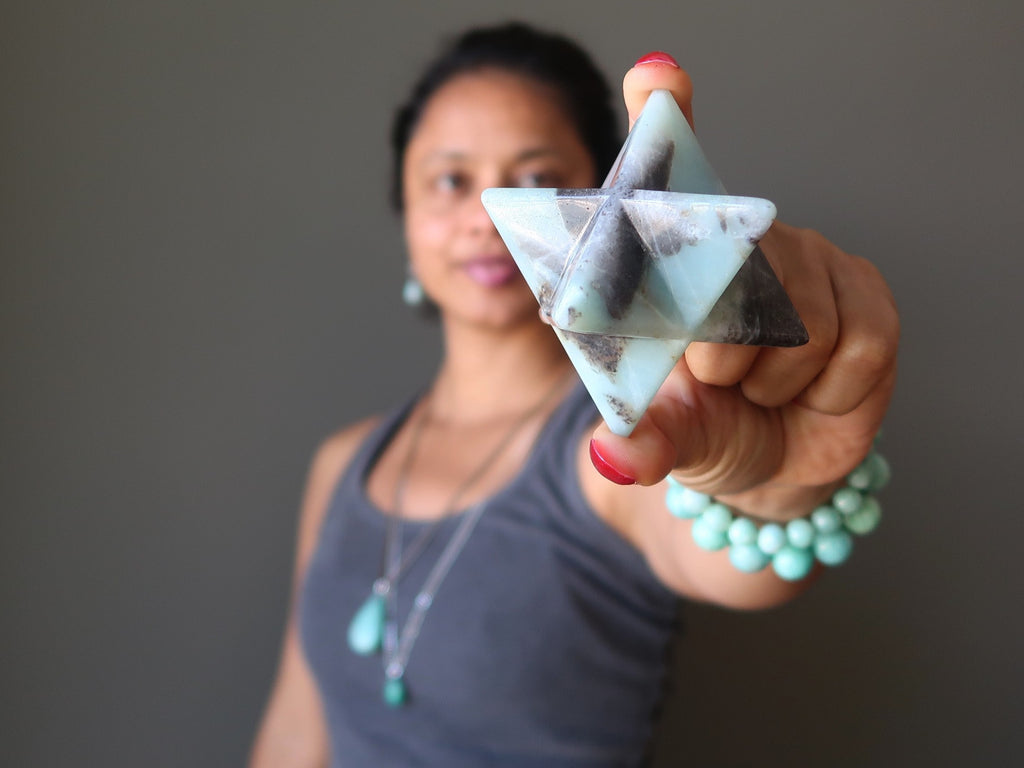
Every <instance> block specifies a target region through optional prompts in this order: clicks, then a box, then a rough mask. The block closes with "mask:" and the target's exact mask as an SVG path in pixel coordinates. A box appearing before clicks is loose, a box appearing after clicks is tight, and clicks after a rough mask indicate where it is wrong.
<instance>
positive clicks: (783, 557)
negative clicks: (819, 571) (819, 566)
mask: <svg viewBox="0 0 1024 768" xmlns="http://www.w3.org/2000/svg"><path fill="white" fill-rule="evenodd" d="M812 565H814V554H813V553H812V552H811V550H809V549H799V548H797V547H792V546H789V545H787V546H785V547H783V548H782V549H780V550H779V551H778V552H777V553H775V557H773V558H772V568H774V569H775V573H777V574H778V576H779V578H780V579H785V580H786V581H799V580H800V579H802V578H803V577H804V576H806V575H807V574H808V573H810V572H811V566H812Z"/></svg>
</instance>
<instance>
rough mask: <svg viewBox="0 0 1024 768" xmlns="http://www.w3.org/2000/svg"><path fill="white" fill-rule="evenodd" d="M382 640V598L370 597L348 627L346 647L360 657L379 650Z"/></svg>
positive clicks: (378, 596) (377, 596)
mask: <svg viewBox="0 0 1024 768" xmlns="http://www.w3.org/2000/svg"><path fill="white" fill-rule="evenodd" d="M383 639H384V597H383V596H381V595H370V596H369V597H368V598H367V599H366V602H364V603H363V604H362V605H361V606H360V607H359V610H358V611H356V614H355V616H353V617H352V621H351V622H350V623H349V625H348V647H349V648H351V649H352V651H353V652H354V653H358V654H359V655H360V656H368V655H370V654H371V653H376V652H377V651H379V650H380V646H381V642H382V641H383Z"/></svg>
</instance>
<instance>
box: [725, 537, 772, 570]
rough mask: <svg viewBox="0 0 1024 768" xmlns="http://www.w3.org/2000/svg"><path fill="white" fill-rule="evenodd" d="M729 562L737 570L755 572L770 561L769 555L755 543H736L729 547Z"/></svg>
mask: <svg viewBox="0 0 1024 768" xmlns="http://www.w3.org/2000/svg"><path fill="white" fill-rule="evenodd" d="M729 562H730V563H732V564H733V567H734V568H736V570H738V571H743V572H744V573H757V572H758V571H760V570H762V569H763V568H764V567H765V566H766V565H768V563H769V562H771V557H769V556H768V555H766V554H765V553H764V552H762V551H761V550H760V549H758V548H757V545H755V544H736V545H734V546H732V547H729Z"/></svg>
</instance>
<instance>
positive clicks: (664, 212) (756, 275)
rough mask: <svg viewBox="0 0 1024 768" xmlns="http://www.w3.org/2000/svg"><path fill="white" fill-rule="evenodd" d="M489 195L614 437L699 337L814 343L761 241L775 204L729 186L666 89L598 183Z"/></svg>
mask: <svg viewBox="0 0 1024 768" xmlns="http://www.w3.org/2000/svg"><path fill="white" fill-rule="evenodd" d="M482 200H483V204H484V207H485V208H486V209H487V212H488V213H489V214H490V216H491V219H492V220H493V221H494V225H495V227H496V228H497V230H498V233H499V234H500V235H501V237H502V239H503V240H504V241H505V244H506V245H507V246H508V249H509V251H510V252H511V253H512V257H513V258H514V259H515V261H516V264H517V265H518V266H519V270H520V271H521V272H522V273H523V276H524V278H525V279H526V282H527V283H528V284H529V286H530V288H531V290H532V291H533V293H534V295H535V296H536V297H537V300H538V301H539V302H540V307H541V311H542V312H543V313H544V315H545V316H546V317H547V319H548V320H549V322H550V323H551V325H552V327H553V328H554V330H555V333H556V334H557V335H558V338H559V339H560V340H561V342H562V344H563V346H564V347H565V350H566V352H567V353H568V355H569V358H570V359H571V360H572V363H573V365H574V366H575V367H576V370H577V371H578V372H579V375H580V378H581V379H582V381H583V383H584V385H585V386H586V387H587V390H588V391H589V392H590V395H591V397H592V398H593V399H594V402H595V403H596V405H597V408H598V410H599V411H600V412H601V416H602V417H603V418H604V420H605V421H606V422H607V424H608V426H609V427H610V428H611V430H612V431H613V432H615V433H616V434H620V435H628V434H629V433H630V432H632V430H633V427H634V426H636V423H637V421H639V419H640V417H641V416H642V415H643V413H644V411H645V410H646V409H647V406H648V404H649V403H650V401H651V399H652V398H653V397H654V395H655V393H656V392H657V391H658V388H659V387H660V386H661V384H662V382H664V380H665V378H666V377H667V376H668V374H669V372H670V371H671V370H672V368H673V366H674V365H675V364H676V363H677V362H678V360H679V358H680V357H681V356H682V354H683V352H684V351H685V350H686V347H687V345H689V343H690V342H691V341H716V342H724V343H737V344H757V345H762V346H797V345H799V344H803V343H806V341H807V332H806V330H805V328H804V326H803V323H802V322H801V321H800V317H799V316H798V315H797V313H796V311H795V309H794V308H793V305H792V303H791V302H790V301H789V298H788V297H787V296H786V294H785V291H783V289H782V286H781V285H780V284H779V282H778V280H777V278H776V277H775V273H774V272H773V271H772V269H771V266H770V265H769V264H768V262H767V260H766V259H765V257H764V254H762V253H761V251H760V249H758V248H757V241H758V240H759V239H760V238H761V236H762V235H764V233H765V232H766V231H768V228H769V227H770V226H771V223H772V221H773V220H774V218H775V206H774V205H773V204H772V203H771V202H769V201H768V200H762V199H759V198H749V197H730V196H728V195H726V194H725V188H724V187H723V186H722V183H721V182H720V181H719V180H718V177H717V176H716V175H715V172H714V170H713V169H712V168H711V166H710V164H709V163H708V161H707V159H706V158H705V157H704V153H703V152H702V151H701V148H700V145H699V144H698V143H697V139H696V137H695V136H694V135H693V131H691V130H690V126H689V124H688V123H687V122H686V118H685V117H684V116H683V114H682V112H681V111H680V110H679V107H678V106H677V105H676V102H675V99H674V98H673V97H672V94H671V93H669V92H668V91H654V92H653V93H652V94H651V96H650V97H649V98H648V100H647V103H646V104H645V105H644V109H643V112H642V113H641V114H640V117H639V118H638V119H637V121H636V123H635V124H634V126H633V129H632V130H631V131H630V134H629V136H628V137H627V139H626V143H625V144H624V145H623V147H622V151H621V152H620V153H619V157H618V159H617V160H616V161H615V165H614V166H613V168H612V170H611V172H610V173H609V174H608V178H607V179H606V180H605V183H604V185H603V186H602V187H601V189H488V190H485V191H484V193H483V197H482Z"/></svg>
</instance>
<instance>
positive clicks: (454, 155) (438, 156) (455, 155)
mask: <svg viewBox="0 0 1024 768" xmlns="http://www.w3.org/2000/svg"><path fill="white" fill-rule="evenodd" d="M558 154H559V153H558V151H557V150H555V149H554V148H551V147H537V148H534V149H527V150H524V151H522V152H520V153H519V154H518V155H516V157H515V161H516V162H517V163H522V162H526V161H528V160H534V159H536V158H538V157H551V156H557V155H558ZM469 157H471V156H470V155H468V154H466V153H465V152H462V151H461V150H457V149H439V150H437V151H436V152H432V153H430V154H429V155H427V156H426V157H424V158H423V164H424V165H427V164H429V163H432V162H437V161H439V160H442V161H443V160H457V161H461V160H466V159H468V158H469Z"/></svg>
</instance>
